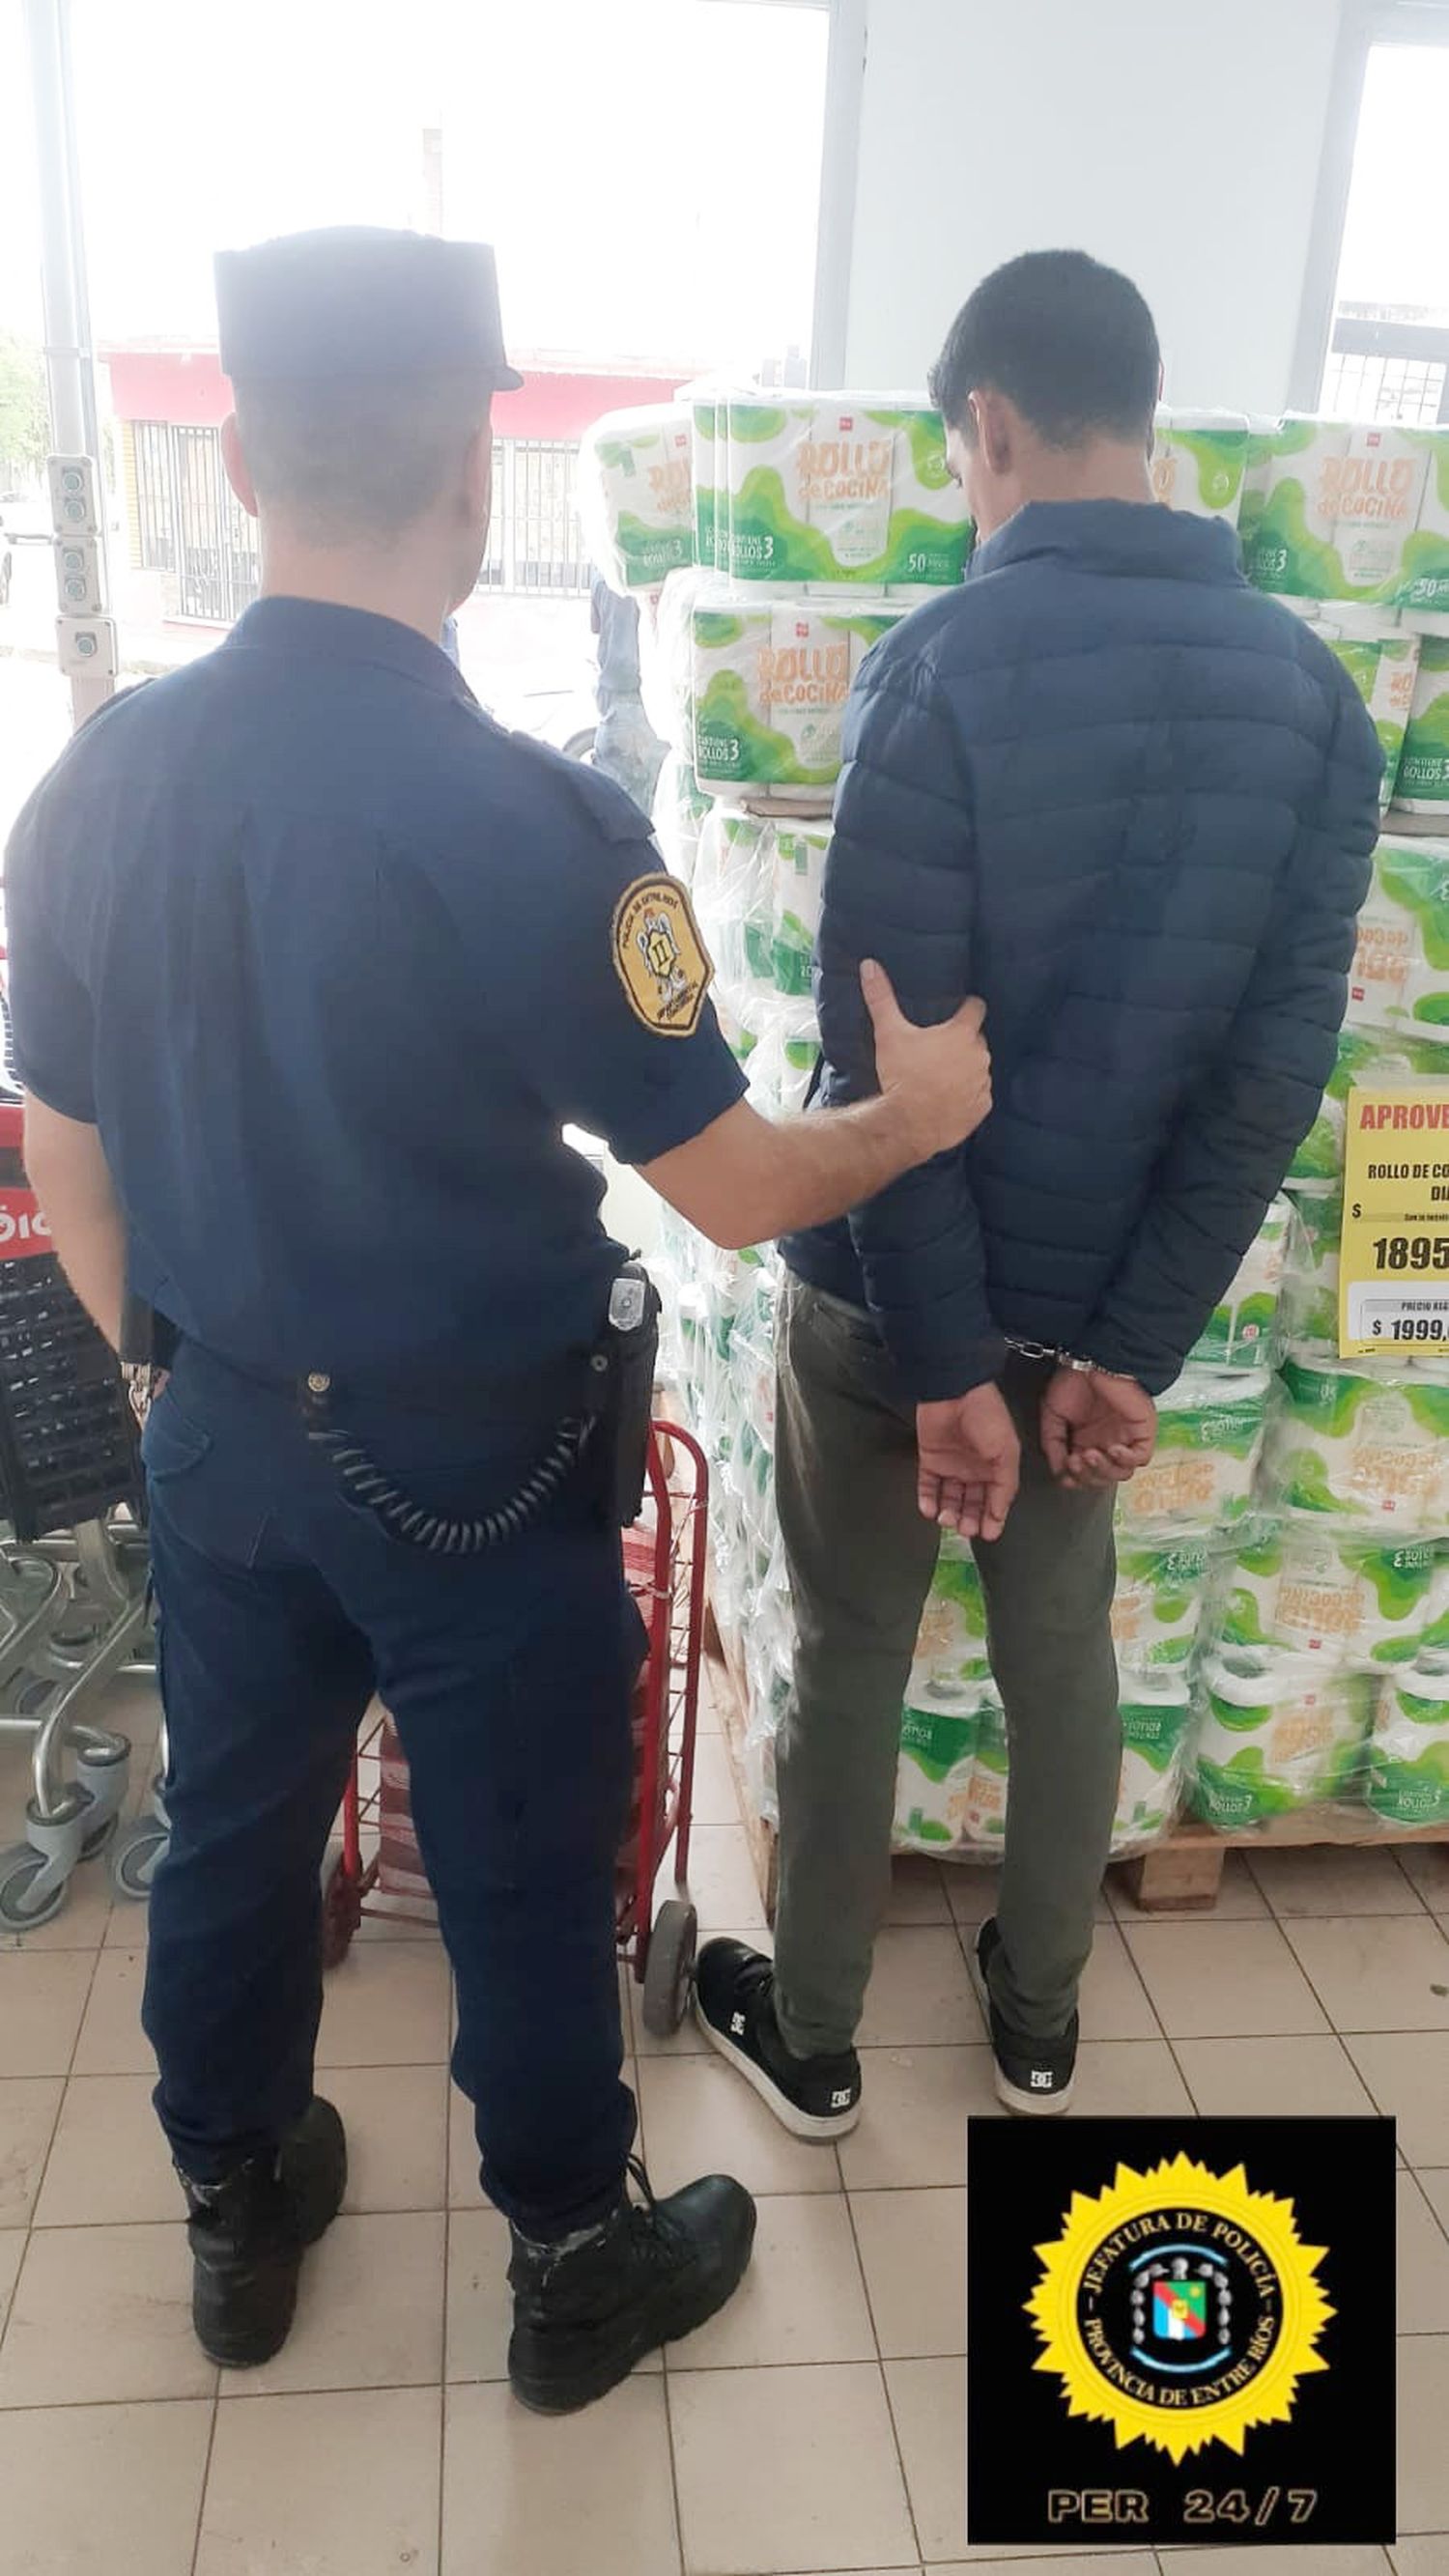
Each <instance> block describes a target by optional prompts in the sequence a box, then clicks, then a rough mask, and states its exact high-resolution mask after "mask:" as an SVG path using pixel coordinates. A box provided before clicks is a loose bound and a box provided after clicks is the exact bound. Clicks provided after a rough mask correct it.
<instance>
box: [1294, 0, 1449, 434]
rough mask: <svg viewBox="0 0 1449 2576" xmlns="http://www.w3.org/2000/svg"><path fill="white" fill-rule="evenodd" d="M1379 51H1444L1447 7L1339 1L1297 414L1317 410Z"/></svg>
mask: <svg viewBox="0 0 1449 2576" xmlns="http://www.w3.org/2000/svg"><path fill="white" fill-rule="evenodd" d="M1376 45H1446V46H1449V0H1344V9H1343V15H1342V17H1341V19H1340V21H1339V30H1338V44H1337V47H1336V49H1335V53H1334V61H1333V73H1332V77H1331V80H1330V84H1329V93H1328V113H1327V117H1326V119H1325V123H1324V134H1323V152H1322V156H1321V159H1320V161H1319V168H1318V186H1317V189H1316V191H1315V193H1314V201H1313V222H1312V228H1311V230H1310V233H1309V237H1308V259H1307V263H1306V266H1305V270H1304V278H1303V298H1302V303H1301V305H1300V307H1299V318H1298V333H1297V338H1296V339H1295V342H1294V347H1293V364H1292V369H1291V372H1290V375H1289V380H1288V401H1289V405H1290V407H1291V408H1292V409H1293V410H1294V411H1315V410H1316V409H1317V407H1318V400H1319V393H1320V389H1321V387H1322V384H1323V372H1324V368H1325V366H1326V364H1327V361H1328V356H1329V350H1330V346H1331V343H1332V337H1333V315H1334V304H1335V299H1336V296H1337V292H1338V271H1339V266H1340V263H1341V260H1342V257H1343V235H1344V227H1345V225H1346V224H1347V221H1348V195H1349V189H1350V187H1351V185H1352V182H1353V157H1354V151H1355V148H1356V146H1357V143H1358V127H1359V117H1360V114H1361V112H1362V108H1363V90H1364V80H1365V77H1366V74H1367V72H1368V61H1369V56H1370V54H1371V53H1372V51H1373V49H1374V47H1375V46H1376Z"/></svg>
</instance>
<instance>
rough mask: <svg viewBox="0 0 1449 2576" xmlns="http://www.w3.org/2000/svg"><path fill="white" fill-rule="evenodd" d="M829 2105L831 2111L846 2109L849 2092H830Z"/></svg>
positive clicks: (848, 2101) (847, 2108)
mask: <svg viewBox="0 0 1449 2576" xmlns="http://www.w3.org/2000/svg"><path fill="white" fill-rule="evenodd" d="M830 2107H831V2110H832V2111H848V2110H849V2109H850V2095H849V2093H848V2092H846V2093H832V2094H831V2096H830Z"/></svg>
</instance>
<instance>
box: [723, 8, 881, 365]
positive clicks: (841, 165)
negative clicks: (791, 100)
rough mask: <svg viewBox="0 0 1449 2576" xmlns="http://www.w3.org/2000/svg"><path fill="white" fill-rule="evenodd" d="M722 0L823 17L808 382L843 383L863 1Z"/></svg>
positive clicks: (864, 36) (864, 26) (857, 152)
mask: <svg viewBox="0 0 1449 2576" xmlns="http://www.w3.org/2000/svg"><path fill="white" fill-rule="evenodd" d="M710 5H711V0H705V6H706V7H708V6H710ZM719 5H721V6H723V5H725V0H719ZM729 5H733V6H736V7H738V6H741V5H743V6H745V7H754V8H772V9H814V10H816V11H822V10H823V11H825V12H826V13H827V14H828V16H829V19H830V39H829V50H828V52H827V55H826V63H825V115H824V122H823V132H822V135H821V149H820V204H819V213H818V216H817V219H816V231H815V299H814V307H813V311H812V314H811V323H810V382H811V385H812V386H816V387H818V386H831V385H843V384H844V382H845V366H846V353H847V347H848V343H849V336H850V272H851V265H852V261H853V257H854V250H855V199H856V184H857V175H858V172H859V168H860V118H861V108H862V105H863V102H864V97H865V57H866V45H867V41H868V27H867V13H868V8H869V0H729Z"/></svg>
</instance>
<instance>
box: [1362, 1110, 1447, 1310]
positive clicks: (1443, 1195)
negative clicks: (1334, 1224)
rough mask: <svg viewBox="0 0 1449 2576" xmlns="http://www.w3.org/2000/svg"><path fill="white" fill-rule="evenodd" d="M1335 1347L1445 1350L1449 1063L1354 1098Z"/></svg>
mask: <svg viewBox="0 0 1449 2576" xmlns="http://www.w3.org/2000/svg"><path fill="white" fill-rule="evenodd" d="M1339 1283H1340V1284H1339V1319H1338V1329H1339V1342H1338V1346H1339V1350H1340V1352H1341V1353H1342V1355H1343V1356H1344V1358H1345V1359H1361V1358H1369V1357H1373V1356H1378V1357H1380V1358H1383V1357H1389V1356H1392V1354H1393V1353H1394V1352H1396V1351H1402V1352H1404V1353H1406V1354H1412V1353H1415V1352H1424V1353H1429V1352H1432V1351H1435V1350H1440V1349H1442V1350H1444V1351H1445V1352H1446V1353H1449V1060H1446V1078H1445V1079H1444V1080H1443V1081H1438V1082H1433V1081H1430V1082H1404V1083H1384V1084H1365V1085H1363V1086H1362V1087H1355V1089H1353V1090H1352V1091H1350V1093H1349V1095H1348V1109H1347V1130H1346V1135H1345V1144H1344V1197H1343V1244H1342V1249H1341V1255H1340V1260H1339Z"/></svg>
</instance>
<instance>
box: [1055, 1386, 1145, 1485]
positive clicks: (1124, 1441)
mask: <svg viewBox="0 0 1449 2576" xmlns="http://www.w3.org/2000/svg"><path fill="white" fill-rule="evenodd" d="M1041 1445H1042V1448H1043V1450H1044V1452H1045V1454H1046V1462H1047V1465H1048V1466H1049V1467H1050V1469H1051V1471H1052V1474H1053V1475H1054V1476H1055V1477H1056V1479H1057V1481H1058V1483H1059V1484H1063V1485H1075V1486H1078V1487H1082V1488H1087V1487H1091V1486H1101V1485H1125V1484H1126V1482H1127V1480H1128V1478H1129V1476H1135V1475H1136V1473H1137V1470H1138V1468H1139V1467H1145V1466H1146V1465H1147V1463H1148V1460H1149V1459H1150V1458H1151V1456H1152V1452H1153V1450H1154V1449H1155V1448H1156V1446H1157V1407H1156V1405H1155V1404H1154V1403H1153V1401H1152V1398H1151V1396H1150V1395H1148V1394H1147V1392H1146V1391H1145V1389H1144V1388H1142V1387H1140V1386H1139V1385H1138V1383H1137V1380H1136V1379H1135V1378H1132V1377H1106V1376H1104V1375H1102V1374H1101V1372H1100V1371H1098V1370H1096V1369H1092V1370H1084V1369H1058V1370H1057V1372H1056V1375H1055V1376H1054V1377H1053V1379H1052V1380H1051V1383H1050V1385H1049V1386H1048V1388H1047V1391H1046V1393H1045V1395H1044V1396H1043V1397H1042V1400H1041Z"/></svg>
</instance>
